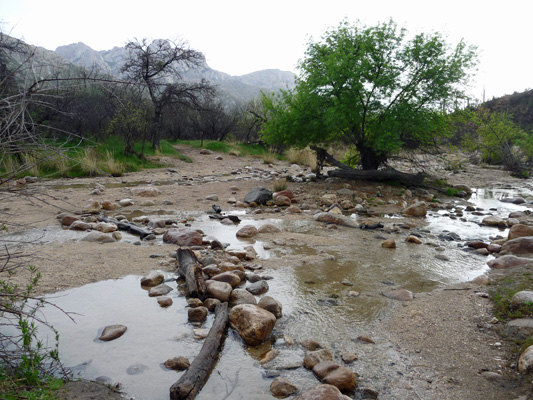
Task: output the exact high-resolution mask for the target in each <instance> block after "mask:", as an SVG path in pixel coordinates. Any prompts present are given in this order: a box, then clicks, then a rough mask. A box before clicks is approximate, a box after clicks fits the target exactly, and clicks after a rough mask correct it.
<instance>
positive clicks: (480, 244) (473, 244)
mask: <svg viewBox="0 0 533 400" xmlns="http://www.w3.org/2000/svg"><path fill="white" fill-rule="evenodd" d="M468 247H472V248H474V249H486V248H487V247H489V245H488V243H485V242H481V241H479V240H474V241H472V242H468Z"/></svg>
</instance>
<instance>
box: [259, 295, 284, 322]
mask: <svg viewBox="0 0 533 400" xmlns="http://www.w3.org/2000/svg"><path fill="white" fill-rule="evenodd" d="M257 305H258V306H259V307H261V308H263V309H265V310H267V311H270V312H271V313H272V314H274V315H275V316H276V318H277V319H280V318H281V317H282V316H283V311H282V306H281V303H280V302H279V301H277V300H276V299H274V298H273V297H270V296H263V297H261V299H260V300H259V303H258V304H257Z"/></svg>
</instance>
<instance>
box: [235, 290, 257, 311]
mask: <svg viewBox="0 0 533 400" xmlns="http://www.w3.org/2000/svg"><path fill="white" fill-rule="evenodd" d="M239 304H254V305H257V300H256V299H255V296H254V295H253V294H251V293H250V292H249V291H248V290H246V289H235V290H233V291H232V292H231V296H230V299H229V305H230V306H231V307H234V306H236V305H239Z"/></svg>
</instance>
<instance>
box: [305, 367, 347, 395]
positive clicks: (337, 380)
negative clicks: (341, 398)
mask: <svg viewBox="0 0 533 400" xmlns="http://www.w3.org/2000/svg"><path fill="white" fill-rule="evenodd" d="M313 373H314V374H315V375H316V377H317V378H318V379H320V380H321V381H322V382H324V383H326V384H329V385H333V386H335V387H336V388H337V389H339V390H340V391H341V392H345V393H350V392H353V391H354V390H355V386H356V385H357V379H356V376H355V374H354V373H353V372H352V371H351V370H350V369H349V368H346V367H344V366H342V365H339V364H336V363H334V362H333V361H322V362H320V363H318V364H317V365H315V366H314V367H313Z"/></svg>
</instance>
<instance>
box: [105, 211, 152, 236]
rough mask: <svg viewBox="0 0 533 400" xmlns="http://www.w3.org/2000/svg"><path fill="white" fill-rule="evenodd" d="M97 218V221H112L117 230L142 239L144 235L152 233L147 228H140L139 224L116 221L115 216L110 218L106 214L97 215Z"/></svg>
mask: <svg viewBox="0 0 533 400" xmlns="http://www.w3.org/2000/svg"><path fill="white" fill-rule="evenodd" d="M98 220H99V221H103V222H108V223H109V222H110V223H113V224H115V225H116V226H117V228H118V230H119V231H126V232H129V233H131V234H132V235H137V236H139V237H140V238H141V239H144V238H145V237H146V236H148V235H150V234H151V233H152V232H150V231H149V230H147V229H144V228H142V227H140V226H137V225H135V224H133V223H130V222H122V221H118V220H116V219H115V218H110V217H108V216H106V215H104V216H102V217H98Z"/></svg>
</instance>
